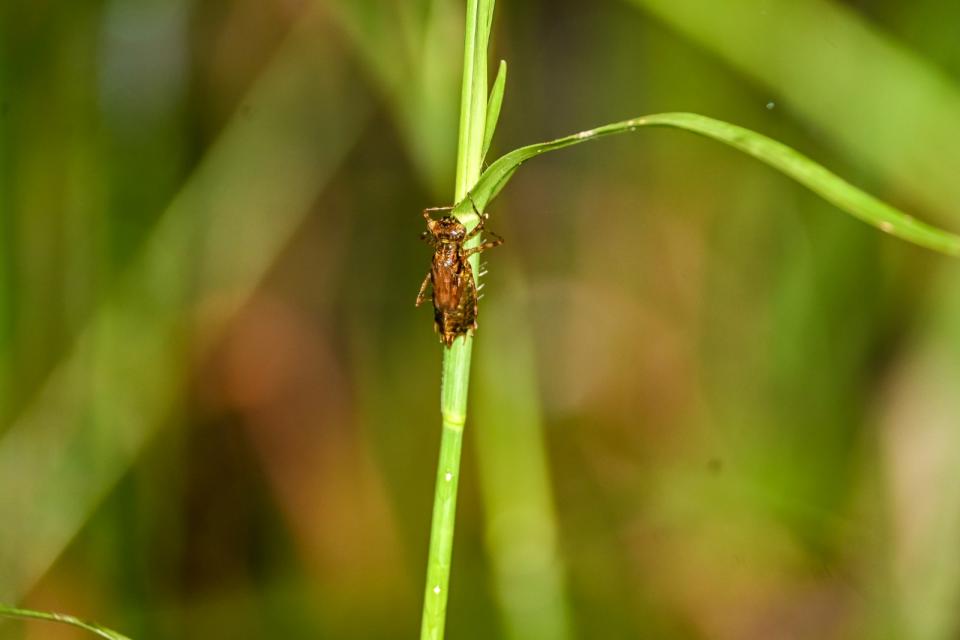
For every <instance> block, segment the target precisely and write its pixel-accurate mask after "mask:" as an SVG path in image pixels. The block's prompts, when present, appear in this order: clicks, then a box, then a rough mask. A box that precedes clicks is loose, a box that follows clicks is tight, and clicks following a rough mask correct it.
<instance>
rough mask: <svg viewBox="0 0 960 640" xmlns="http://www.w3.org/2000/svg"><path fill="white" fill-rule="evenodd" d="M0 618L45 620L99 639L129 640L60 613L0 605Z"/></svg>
mask: <svg viewBox="0 0 960 640" xmlns="http://www.w3.org/2000/svg"><path fill="white" fill-rule="evenodd" d="M0 616H3V617H7V618H15V619H21V620H46V621H47V622H59V623H61V624H67V625H70V626H72V627H77V628H79V629H85V630H86V631H89V632H90V633H92V634H94V635H97V636H100V637H101V638H106V640H130V639H129V638H128V637H127V636H125V635H123V634H120V633H117V632H116V631H112V630H110V629H107V628H106V627H101V626H100V625H98V624H93V623H91V622H84V621H83V620H80V619H79V618H74V617H73V616H67V615H64V614H62V613H49V612H46V611H32V610H30V609H18V608H16V607H10V606H7V605H2V604H0Z"/></svg>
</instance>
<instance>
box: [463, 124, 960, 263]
mask: <svg viewBox="0 0 960 640" xmlns="http://www.w3.org/2000/svg"><path fill="white" fill-rule="evenodd" d="M640 127H673V128H676V129H684V130H686V131H692V132H693V133H698V134H700V135H702V136H706V137H708V138H713V139H714V140H717V141H719V142H723V143H725V144H727V145H730V146H731V147H733V148H735V149H738V150H740V151H743V152H744V153H746V154H749V155H751V156H753V157H754V158H757V159H758V160H761V161H762V162H764V163H766V164H768V165H770V166H771V167H773V168H774V169H777V170H778V171H780V172H781V173H784V174H786V175H788V176H790V177H791V178H793V179H794V180H796V181H797V182H799V183H800V184H802V185H804V186H805V187H807V188H808V189H810V190H811V191H813V192H814V193H816V194H818V195H820V196H821V197H822V198H824V199H825V200H826V201H827V202H830V203H831V204H833V205H835V206H837V207H838V208H840V209H842V210H843V211H846V212H847V213H849V214H851V215H853V216H854V217H857V218H859V219H860V220H862V221H864V222H866V223H867V224H870V225H872V226H874V227H876V228H878V229H880V230H881V231H884V232H886V233H889V234H891V235H893V236H896V237H898V238H901V239H903V240H907V241H908V242H912V243H914V244H917V245H919V246H922V247H926V248H928V249H933V250H934V251H939V252H941V253H945V254H947V255H952V256H957V255H960V236H957V235H955V234H952V233H949V232H946V231H942V230H940V229H937V228H935V227H932V226H930V225H927V224H924V223H923V222H919V221H917V220H915V219H914V218H912V217H910V216H908V215H907V214H905V213H903V212H901V211H899V210H897V209H895V208H893V207H891V206H890V205H888V204H886V203H884V202H881V201H880V200H878V199H876V198H874V197H873V196H871V195H869V194H867V193H865V192H863V191H861V190H860V189H858V188H856V187H854V186H853V185H851V184H850V183H848V182H846V181H845V180H843V179H842V178H840V177H839V176H837V175H836V174H834V173H831V172H830V171H828V170H827V169H825V168H824V167H822V166H821V165H819V164H817V163H816V162H814V161H813V160H811V159H809V158H807V157H806V156H804V155H803V154H801V153H799V152H797V151H795V150H793V149H791V148H790V147H788V146H786V145H784V144H782V143H780V142H777V141H775V140H771V139H770V138H768V137H766V136H764V135H762V134H759V133H756V132H754V131H750V130H749V129H744V128H743V127H738V126H736V125H733V124H730V123H727V122H722V121H720V120H714V119H713V118H708V117H706V116H701V115H696V114H692V113H661V114H656V115H650V116H643V117H640V118H634V119H632V120H624V121H623V122H616V123H613V124H608V125H605V126H602V127H597V128H596V129H590V130H588V131H581V132H580V133H575V134H573V135H570V136H567V137H565V138H559V139H557V140H552V141H550V142H543V143H540V144H533V145H529V146H526V147H521V148H520V149H516V150H515V151H511V152H510V153H508V154H506V155H504V156H502V157H501V158H499V159H498V160H497V161H496V162H494V163H493V164H491V165H490V167H489V168H487V170H486V171H484V172H483V175H482V176H481V177H480V180H479V181H478V182H477V185H476V187H474V189H473V191H471V196H472V197H473V200H474V201H475V202H476V203H477V206H478V207H480V208H481V209H482V208H483V207H485V206H486V205H487V203H489V202H490V201H491V200H493V199H494V198H495V197H496V196H497V194H498V193H499V192H500V190H501V189H503V187H504V186H505V185H506V183H507V182H508V181H509V180H510V177H511V176H512V175H513V173H514V172H515V171H516V170H517V168H518V167H519V166H520V165H521V164H523V163H524V162H526V161H527V160H529V159H531V158H534V157H536V156H538V155H540V154H542V153H545V152H547V151H554V150H556V149H562V148H563V147H569V146H571V145H575V144H579V143H581V142H587V141H589V140H595V139H597V138H600V137H603V136H608V135H613V134H617V133H627V132H631V131H636V130H637V129H639V128H640Z"/></svg>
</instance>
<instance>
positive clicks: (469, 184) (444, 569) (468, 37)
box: [420, 0, 494, 640]
mask: <svg viewBox="0 0 960 640" xmlns="http://www.w3.org/2000/svg"><path fill="white" fill-rule="evenodd" d="M493 6H494V0H467V21H466V32H465V34H464V55H463V89H462V92H461V102H460V135H459V138H458V147H457V175H456V188H455V192H454V202H460V203H463V202H464V200H465V198H466V196H467V194H468V193H469V192H470V189H472V188H473V186H474V184H476V182H477V180H478V179H479V177H480V172H481V169H482V165H483V146H484V139H485V134H486V131H485V129H486V119H487V118H486V114H487V93H488V88H487V45H488V43H489V37H490V23H491V20H492V17H493ZM455 214H456V215H457V216H458V217H459V218H460V219H461V221H463V222H464V224H467V225H468V227H472V226H473V225H475V224H476V223H477V222H478V220H477V217H476V215H475V214H474V213H473V212H472V207H471V206H470V204H469V203H467V204H466V205H465V206H464V205H461V209H459V210H457V211H456V212H455ZM479 242H480V238H476V239H475V240H474V241H473V243H472V244H477V243H479ZM471 246H472V245H471ZM470 260H471V264H472V266H473V272H474V274H477V273H479V262H480V260H479V256H476V255H474V256H472V257H471V258H470ZM472 347H473V340H472V338H471V337H470V336H465V337H464V338H461V339H458V340H456V342H455V343H454V344H453V346H451V347H450V348H448V349H444V352H443V366H442V378H441V383H440V414H441V418H442V425H443V429H442V432H441V439H440V462H439V464H438V466H437V484H436V490H435V493H434V503H433V522H432V525H431V529H430V551H429V557H428V560H427V583H426V587H425V589H424V597H423V620H422V624H421V628H420V637H421V639H422V640H441V639H442V638H443V632H444V624H445V622H446V610H447V593H448V590H449V589H448V587H449V584H450V562H451V557H452V555H453V531H454V523H455V521H456V511H457V486H458V484H459V479H460V450H461V447H462V443H463V426H464V424H465V423H466V417H467V390H468V387H469V381H470V356H471V352H472Z"/></svg>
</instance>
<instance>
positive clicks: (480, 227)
mask: <svg viewBox="0 0 960 640" xmlns="http://www.w3.org/2000/svg"><path fill="white" fill-rule="evenodd" d="M489 217H490V214H488V213H484V214H480V222H478V223H477V226H475V227H474V228H473V229H470V233H468V234H467V235H466V236H464V238H463V241H464V242H467V241H468V240H471V239H473V238H474V237H476V235H477V234H478V233H480V232H481V231H483V225H484V223H486V221H487V218H489Z"/></svg>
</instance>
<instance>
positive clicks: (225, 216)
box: [0, 12, 366, 601]
mask: <svg viewBox="0 0 960 640" xmlns="http://www.w3.org/2000/svg"><path fill="white" fill-rule="evenodd" d="M300 20H301V22H300V23H299V24H298V25H297V26H295V27H294V30H293V32H292V33H291V34H290V35H289V36H288V38H287V40H286V42H285V43H284V44H283V45H282V46H281V48H280V49H279V50H278V53H277V55H276V57H275V59H274V60H273V61H272V63H271V65H270V66H269V67H268V68H267V69H266V70H265V72H264V74H263V75H262V76H261V77H260V78H259V79H258V81H257V82H256V84H255V85H254V88H253V89H252V91H251V93H250V95H248V96H246V97H245V99H244V100H243V102H242V103H241V108H240V109H239V110H238V112H237V115H236V116H235V117H234V118H233V120H232V121H231V122H230V123H229V124H228V125H227V126H226V127H225V129H224V132H223V134H221V136H220V138H219V139H218V140H217V141H216V144H214V145H213V146H212V148H211V149H210V151H209V152H208V153H207V155H206V156H205V158H204V159H203V161H202V162H201V164H200V166H199V167H198V169H197V170H196V172H195V173H194V174H193V175H192V176H191V178H190V179H189V181H188V182H187V183H186V184H185V186H184V188H183V189H182V190H181V192H180V193H179V194H178V195H177V197H176V198H175V199H174V201H173V202H172V203H171V205H170V207H169V208H168V209H167V210H166V211H165V212H164V213H163V215H162V217H161V219H160V221H159V222H158V224H157V226H156V228H155V229H154V231H153V232H152V233H151V236H150V237H149V238H148V240H147V242H146V243H145V244H144V249H143V251H142V253H141V254H140V255H139V256H137V258H136V259H135V260H133V261H132V264H131V267H130V268H129V270H128V271H127V272H126V273H125V274H124V277H123V278H121V279H120V281H119V282H118V286H117V289H116V290H115V292H114V295H113V296H112V297H111V298H110V299H109V301H107V302H105V303H104V304H103V305H102V306H101V307H100V308H99V309H98V310H97V312H96V314H95V315H94V316H93V318H92V319H91V321H90V322H89V323H88V324H87V326H86V327H85V328H84V329H83V331H82V332H81V333H80V335H79V337H78V339H77V341H76V345H75V347H74V348H73V350H72V351H71V352H70V353H69V354H67V355H66V356H65V358H64V359H63V360H62V361H61V362H60V363H59V364H58V365H57V366H56V367H55V368H54V370H53V371H52V373H51V374H50V377H49V378H48V380H47V381H46V383H45V384H44V386H43V387H42V389H41V390H40V391H39V392H38V393H37V395H36V397H35V398H34V399H33V401H32V403H31V404H30V405H28V406H27V407H26V408H25V410H24V412H23V413H22V414H21V415H20V416H19V417H18V418H17V420H16V421H15V422H14V423H13V424H12V425H11V426H10V428H9V429H8V430H7V431H6V432H5V433H4V434H3V436H2V438H0V487H4V488H5V489H6V490H5V491H0V514H3V526H0V601H2V600H6V601H17V600H19V599H20V598H21V597H22V596H23V594H24V593H26V592H27V591H28V590H29V589H30V588H31V587H32V586H33V585H34V584H35V583H36V581H37V580H38V579H39V578H40V577H41V576H42V575H43V574H44V573H45V572H46V571H47V570H48V569H49V568H50V566H51V564H52V563H53V562H54V561H55V560H56V558H57V557H58V556H59V554H60V553H61V552H62V551H63V549H64V548H65V547H66V545H67V544H68V543H69V542H70V540H71V539H72V538H73V537H74V536H75V535H76V533H77V532H78V531H79V530H80V528H81V526H82V525H83V524H84V523H85V522H86V521H87V519H88V518H89V517H90V516H91V514H92V513H93V511H94V509H95V508H96V507H97V505H98V504H99V503H100V501H101V500H102V499H103V497H104V496H105V495H106V494H107V493H108V492H109V491H110V490H111V489H112V488H113V486H114V485H115V484H116V482H117V481H118V480H119V479H120V478H121V476H122V475H123V474H124V473H125V472H126V471H127V470H128V469H129V467H130V465H131V464H132V463H133V462H134V460H135V459H136V456H137V455H138V454H139V453H140V451H141V450H142V449H143V447H144V446H145V444H146V442H147V440H148V438H149V437H150V436H151V435H152V434H153V433H154V432H156V431H157V430H158V429H159V428H160V426H161V425H162V424H163V423H164V421H165V420H166V419H168V416H169V414H170V412H171V411H172V410H173V409H174V408H175V407H176V406H177V403H178V400H179V398H180V395H181V385H182V384H183V381H184V380H185V379H187V378H188V377H189V376H187V375H186V373H185V372H186V371H188V370H189V368H190V367H191V360H192V358H193V357H195V356H196V355H197V354H196V353H194V354H192V355H191V354H190V351H191V347H189V346H186V345H185V342H184V331H185V330H186V329H187V328H189V327H190V325H191V324H192V323H193V322H195V321H196V320H197V315H199V311H201V310H202V311H204V312H205V313H204V314H203V318H204V320H205V321H206V322H205V324H204V330H205V331H206V332H208V333H207V334H208V335H210V332H212V333H213V334H215V333H216V332H217V331H218V330H219V329H220V328H221V327H222V326H223V324H224V323H225V322H226V320H227V319H228V318H230V316H231V315H232V313H233V312H235V310H236V309H238V308H239V307H240V305H242V304H243V303H244V302H245V301H246V300H247V299H248V297H249V295H250V294H251V293H252V291H253V290H254V287H255V285H256V283H257V282H258V281H259V280H260V279H261V278H262V277H263V275H264V274H265V273H266V271H267V269H268V268H269V267H270V265H271V264H272V263H273V260H274V258H275V257H276V256H277V255H278V253H279V252H280V251H281V250H282V249H283V248H284V247H285V245H286V243H287V242H288V241H289V239H290V238H291V236H292V235H293V233H294V232H295V230H296V228H297V226H298V225H299V224H300V223H301V222H302V221H303V219H304V218H305V217H306V215H307V213H308V212H309V211H310V208H311V204H312V203H313V202H314V200H315V199H316V197H317V195H318V194H319V193H320V191H321V189H322V188H323V185H324V184H325V183H326V181H327V179H328V178H329V176H330V175H331V173H332V171H333V170H334V168H335V167H337V166H338V165H339V163H340V161H341V160H342V158H343V156H344V154H345V152H346V151H347V150H348V149H349V148H350V146H351V145H352V143H353V141H354V140H355V136H356V134H357V133H358V131H359V128H360V126H361V124H362V122H363V119H364V113H365V112H366V108H365V102H364V97H363V96H362V95H361V94H359V93H358V90H357V88H356V83H355V82H354V79H353V78H352V76H350V74H349V72H348V71H347V70H346V69H345V68H344V67H343V66H342V65H341V62H340V60H341V58H340V56H337V55H335V54H336V51H335V50H331V49H330V48H329V47H330V46H331V45H329V44H326V43H325V39H324V38H321V37H318V34H322V33H323V29H324V23H323V21H322V20H318V19H317V14H316V13H315V12H308V13H307V14H305V15H304V17H302V18H301V19H300ZM267 160H268V161H267ZM65 487H67V488H69V490H68V491H66V490H64V488H65Z"/></svg>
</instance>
